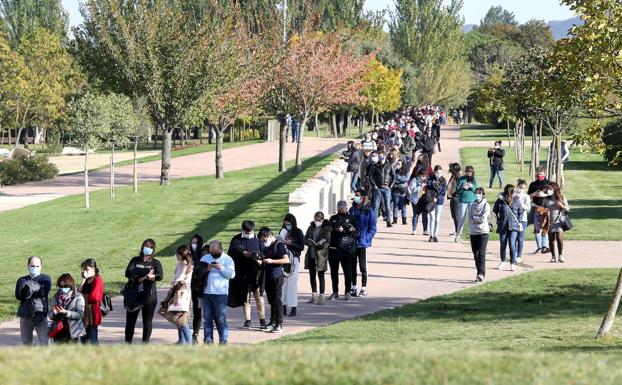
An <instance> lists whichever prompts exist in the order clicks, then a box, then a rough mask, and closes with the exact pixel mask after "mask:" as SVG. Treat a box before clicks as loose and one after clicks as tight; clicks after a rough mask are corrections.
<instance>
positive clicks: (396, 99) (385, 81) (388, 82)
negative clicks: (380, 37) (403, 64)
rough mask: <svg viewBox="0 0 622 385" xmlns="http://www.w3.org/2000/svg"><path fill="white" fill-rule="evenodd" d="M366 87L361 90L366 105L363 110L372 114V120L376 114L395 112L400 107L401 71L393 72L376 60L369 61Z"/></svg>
mask: <svg viewBox="0 0 622 385" xmlns="http://www.w3.org/2000/svg"><path fill="white" fill-rule="evenodd" d="M365 80H366V81H367V83H368V84H367V86H366V87H365V88H364V89H363V92H362V93H363V96H365V100H366V103H365V105H364V108H365V109H366V110H368V111H371V113H372V120H375V119H374V118H375V117H376V116H377V114H382V113H384V112H390V111H396V110H397V109H398V108H399V106H400V97H401V91H402V71H401V70H393V69H390V68H388V67H386V66H385V65H383V64H382V63H381V62H380V61H378V59H377V58H375V57H374V58H372V59H371V60H370V61H369V73H368V74H367V76H366V77H365Z"/></svg>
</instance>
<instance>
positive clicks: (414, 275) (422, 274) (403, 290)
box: [0, 126, 622, 345]
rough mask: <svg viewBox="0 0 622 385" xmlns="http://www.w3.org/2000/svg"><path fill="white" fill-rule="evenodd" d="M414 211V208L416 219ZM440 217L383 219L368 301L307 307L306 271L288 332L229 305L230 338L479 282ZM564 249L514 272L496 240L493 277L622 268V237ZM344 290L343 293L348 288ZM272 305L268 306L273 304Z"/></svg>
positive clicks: (4, 333) (120, 317)
mask: <svg viewBox="0 0 622 385" xmlns="http://www.w3.org/2000/svg"><path fill="white" fill-rule="evenodd" d="M458 133H459V131H458V128H457V127H452V126H449V127H446V128H444V131H443V138H444V139H443V152H442V153H439V154H436V155H435V156H434V163H435V164H441V165H443V166H444V167H445V168H446V166H447V165H448V164H449V162H450V161H456V160H458V158H459V148H460V145H461V144H460V142H459V141H458ZM329 143H330V142H329ZM326 144H328V143H326ZM411 216H412V214H411V213H410V212H409V217H411ZM441 222H442V223H441V229H442V230H441V236H440V237H439V240H440V242H439V243H429V242H428V241H427V238H428V237H425V236H422V235H417V236H413V235H410V231H411V226H410V224H409V225H406V226H404V225H402V224H401V220H400V224H398V225H397V226H394V227H393V228H386V225H384V224H383V223H382V222H380V223H379V225H378V234H377V235H376V238H375V239H374V244H373V247H372V248H371V249H370V250H369V251H368V264H367V265H368V272H369V283H368V287H369V292H370V296H369V297H368V298H353V299H352V300H351V301H350V302H344V301H333V302H328V301H327V303H326V305H324V306H319V305H311V304H306V303H305V301H306V300H307V299H308V298H309V295H310V285H309V279H308V278H309V276H308V274H307V272H306V271H303V272H301V274H300V277H299V281H298V282H299V293H300V295H299V300H300V304H299V306H298V316H297V317H286V320H285V325H284V326H285V333H284V334H280V335H274V334H269V333H264V332H261V331H259V330H256V329H254V330H250V331H249V330H243V329H241V328H240V326H241V325H242V323H243V319H242V310H241V309H228V321H229V328H230V334H229V342H230V343H232V344H249V343H258V342H262V341H266V340H269V339H274V338H278V337H280V336H282V335H287V334H292V333H298V332H301V331H305V330H309V329H312V328H315V327H319V326H323V325H327V324H331V323H334V322H338V321H342V320H346V319H350V318H353V317H357V316H360V315H363V314H368V313H372V312H375V311H378V310H381V309H387V308H392V307H395V306H400V305H404V304H408V303H412V302H416V301H418V300H421V299H425V298H430V297H432V296H436V295H441V294H447V293H451V292H454V291H457V290H460V289H463V288H465V287H470V286H473V285H474V283H473V280H474V278H475V268H474V262H473V258H472V254H471V252H470V249H469V245H468V243H465V244H456V243H454V242H453V238H451V237H449V236H448V234H449V233H450V232H451V228H452V222H451V217H450V213H449V208H448V207H446V209H445V210H444V211H443V216H442V221H441ZM419 226H421V225H419ZM419 229H421V227H419ZM534 248H535V245H533V242H528V243H527V244H526V251H528V252H530V251H532V250H533V249H534ZM565 248H566V253H565V257H566V259H567V262H566V263H565V264H552V263H549V262H548V259H549V257H548V256H546V255H538V256H536V255H531V254H527V255H525V256H524V258H523V261H524V263H523V265H522V266H521V267H520V268H519V269H518V271H516V272H510V271H499V270H496V267H497V264H498V251H499V243H498V241H494V242H490V244H489V246H488V250H489V252H490V254H489V256H488V258H487V268H488V272H487V280H488V281H492V280H498V279H502V278H506V277H509V276H512V275H514V274H520V273H522V272H526V271H533V270H540V269H552V268H588V267H620V265H621V262H620V259H619V257H618V256H617V253H618V252H619V250H620V249H621V248H622V242H582V241H575V242H567V243H566V245H565ZM169 276H170V275H167V277H169ZM326 284H327V285H326V286H327V292H328V293H329V294H330V287H331V284H330V278H329V275H328V273H327V277H326ZM613 284H614V283H613V282H612V285H613ZM359 285H360V279H359ZM341 290H343V285H342V286H341ZM161 297H163V292H161V294H160V298H161ZM119 301H120V299H118V298H117V299H115V304H116V309H117V310H115V311H114V312H113V313H111V314H110V315H109V316H108V317H107V318H106V319H105V321H104V324H103V325H102V327H101V329H100V339H101V340H102V342H104V343H119V342H121V341H122V340H123V327H124V316H125V315H124V313H123V311H122V307H121V306H120V303H119ZM267 310H268V311H269V308H268V309H267ZM154 321H155V329H154V334H153V336H152V342H153V343H160V344H172V343H174V342H175V341H176V340H177V331H176V330H175V329H174V328H173V327H172V326H171V325H170V324H168V323H167V322H166V321H164V320H163V319H162V318H161V317H160V316H158V315H156V316H155V319H154ZM253 321H254V326H257V324H258V322H257V317H256V313H254V312H253ZM139 324H140V321H139ZM202 335H203V334H202V333H201V336H202ZM135 338H136V340H137V341H139V340H140V329H137V332H136V337H135ZM18 343H19V329H18V323H17V322H16V321H10V322H6V323H4V324H2V325H0V345H15V344H18Z"/></svg>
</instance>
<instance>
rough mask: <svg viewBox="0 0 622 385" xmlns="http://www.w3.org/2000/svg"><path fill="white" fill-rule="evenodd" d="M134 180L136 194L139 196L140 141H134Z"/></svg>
mask: <svg viewBox="0 0 622 385" xmlns="http://www.w3.org/2000/svg"><path fill="white" fill-rule="evenodd" d="M132 179H133V182H134V194H138V139H137V140H136V141H134V172H133V178H132Z"/></svg>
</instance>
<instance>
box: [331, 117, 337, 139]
mask: <svg viewBox="0 0 622 385" xmlns="http://www.w3.org/2000/svg"><path fill="white" fill-rule="evenodd" d="M330 128H331V130H332V131H333V139H337V114H335V113H334V112H333V113H331V114H330Z"/></svg>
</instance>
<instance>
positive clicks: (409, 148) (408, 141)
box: [400, 129, 416, 170]
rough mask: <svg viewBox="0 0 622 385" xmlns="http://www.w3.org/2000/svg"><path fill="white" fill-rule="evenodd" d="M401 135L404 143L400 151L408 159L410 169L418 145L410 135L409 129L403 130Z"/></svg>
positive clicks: (407, 165)
mask: <svg viewBox="0 0 622 385" xmlns="http://www.w3.org/2000/svg"><path fill="white" fill-rule="evenodd" d="M401 135H402V145H401V146H400V152H401V153H402V155H404V158H405V159H406V168H407V169H409V170H410V165H411V164H412V160H413V156H414V152H415V146H416V145H415V139H414V138H413V137H412V136H410V135H409V133H408V130H406V129H403V130H402V132H401Z"/></svg>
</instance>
